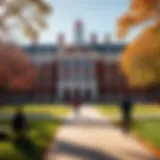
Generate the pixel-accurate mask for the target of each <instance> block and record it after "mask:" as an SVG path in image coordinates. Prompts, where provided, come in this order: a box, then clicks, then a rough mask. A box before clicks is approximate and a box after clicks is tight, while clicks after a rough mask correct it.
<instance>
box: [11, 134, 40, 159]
mask: <svg viewBox="0 0 160 160" xmlns="http://www.w3.org/2000/svg"><path fill="white" fill-rule="evenodd" d="M13 145H14V147H15V148H16V149H17V150H18V151H19V152H21V153H22V154H23V155H24V156H25V157H27V159H28V160H40V159H41V155H40V154H39V152H40V148H38V146H37V145H36V144H35V143H34V142H33V141H32V140H31V139H30V138H27V137H21V138H17V139H15V140H14V142H13Z"/></svg>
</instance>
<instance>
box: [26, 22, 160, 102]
mask: <svg viewBox="0 0 160 160" xmlns="http://www.w3.org/2000/svg"><path fill="white" fill-rule="evenodd" d="M83 30H84V28H83V23H82V22H81V21H77V22H76V24H75V30H74V31H75V43H74V44H73V45H67V44H66V43H65V38H64V35H63V34H60V35H59V36H58V41H57V44H56V45H54V44H43V45H40V44H36V43H34V44H33V45H29V46H24V47H23V49H24V50H25V51H26V52H27V53H28V54H30V55H31V57H32V58H33V61H34V63H35V64H36V66H37V69H38V79H37V85H36V88H35V90H34V92H33V93H32V94H29V95H28V97H27V99H28V100H32V101H44V102H54V101H63V100H67V99H71V98H73V97H75V96H77V95H79V96H81V97H82V98H83V99H84V100H87V101H88V100H90V101H120V100H121V99H122V98H123V97H124V96H125V95H130V96H131V98H132V99H134V100H140V101H144V100H150V99H152V98H153V97H154V96H153V94H150V93H151V91H145V90H140V89H130V88H129V86H128V84H127V82H126V80H125V79H124V76H123V74H122V73H121V71H120V68H119V60H120V56H121V54H122V52H123V50H124V49H125V47H126V45H125V44H119V43H113V42H112V41H111V39H110V38H109V36H108V35H105V36H104V41H103V42H102V43H99V42H98V37H97V35H96V33H92V34H91V36H90V42H85V41H84V38H83ZM157 93H158V91H157ZM25 98H26V96H25Z"/></svg>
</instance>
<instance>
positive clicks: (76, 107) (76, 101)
mask: <svg viewBox="0 0 160 160" xmlns="http://www.w3.org/2000/svg"><path fill="white" fill-rule="evenodd" d="M81 105H82V102H81V99H80V98H79V97H77V98H75V99H74V101H73V110H74V114H75V115H76V116H79V115H80V107H81Z"/></svg>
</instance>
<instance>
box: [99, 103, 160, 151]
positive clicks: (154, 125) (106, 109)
mask: <svg viewBox="0 0 160 160" xmlns="http://www.w3.org/2000/svg"><path fill="white" fill-rule="evenodd" d="M98 111H99V112H100V113H102V114H103V115H106V116H107V117H110V118H111V120H112V121H113V122H114V121H117V120H118V123H116V124H119V120H120V115H121V114H120V108H119V106H118V105H101V106H99V108H98ZM151 115H159V118H156V119H154V118H152V119H148V120H146V119H143V120H138V119H137V120H134V121H133V126H132V130H133V132H136V133H137V134H138V135H139V136H140V137H141V138H142V139H143V140H144V141H146V142H148V143H150V144H151V145H152V146H153V147H155V148H157V149H159V150H160V105H158V104H136V105H134V108H133V116H135V117H136V116H151ZM115 117H118V118H115ZM153 117H154V116H153Z"/></svg>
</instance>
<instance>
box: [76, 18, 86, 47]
mask: <svg viewBox="0 0 160 160" xmlns="http://www.w3.org/2000/svg"><path fill="white" fill-rule="evenodd" d="M74 39H75V45H77V46H81V45H83V44H84V26H83V22H82V21H81V20H77V21H76V22H75V25H74Z"/></svg>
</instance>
